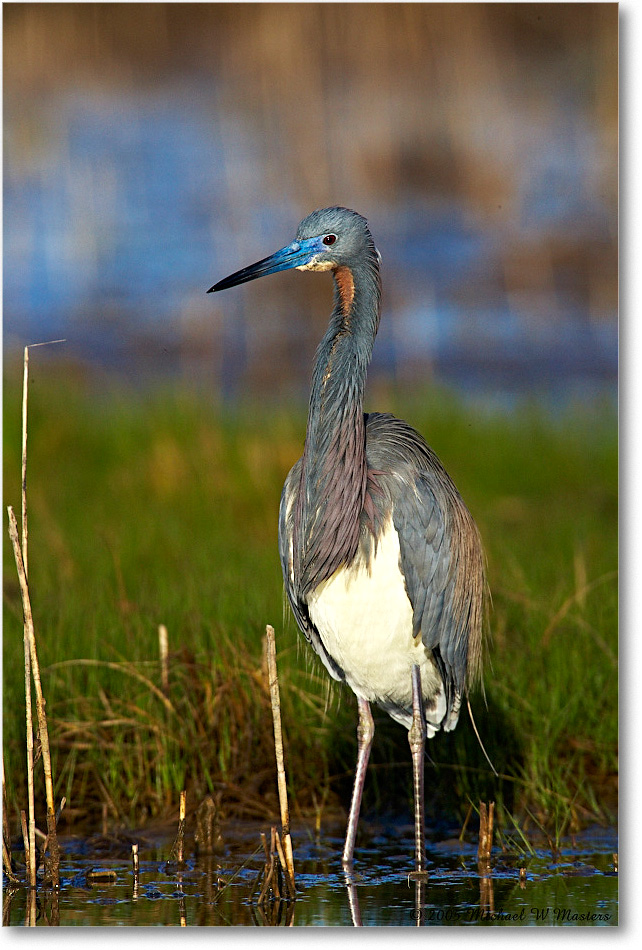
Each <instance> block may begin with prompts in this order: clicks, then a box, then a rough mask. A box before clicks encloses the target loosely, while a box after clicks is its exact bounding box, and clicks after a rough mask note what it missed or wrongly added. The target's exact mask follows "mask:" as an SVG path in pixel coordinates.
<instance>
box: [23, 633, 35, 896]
mask: <svg viewBox="0 0 642 950" xmlns="http://www.w3.org/2000/svg"><path fill="white" fill-rule="evenodd" d="M23 630H24V637H23V639H24V656H25V727H26V736H27V807H28V809H29V827H28V833H27V840H28V843H29V860H28V861H27V871H28V875H27V876H28V880H29V887H35V886H36V805H35V794H34V784H33V712H32V709H31V653H30V649H29V633H28V630H27V624H26V622H25V624H24V626H23Z"/></svg>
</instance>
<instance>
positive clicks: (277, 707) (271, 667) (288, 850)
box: [265, 624, 295, 892]
mask: <svg viewBox="0 0 642 950" xmlns="http://www.w3.org/2000/svg"><path fill="white" fill-rule="evenodd" d="M265 632H266V636H267V663H268V681H269V684H270V700H271V702H272V719H273V721H274V748H275V753H276V773H277V782H278V787H279V803H280V805H281V828H282V833H283V844H284V850H285V860H286V864H287V873H288V875H289V877H290V883H291V885H292V892H294V890H295V884H294V855H293V853H292V838H291V837H290V811H289V808H288V790H287V782H286V779H285V764H284V757H283V731H282V728H281V700H280V697H279V680H278V674H277V669H276V640H275V637H274V627H272V626H270V624H268V625H267V626H266V628H265Z"/></svg>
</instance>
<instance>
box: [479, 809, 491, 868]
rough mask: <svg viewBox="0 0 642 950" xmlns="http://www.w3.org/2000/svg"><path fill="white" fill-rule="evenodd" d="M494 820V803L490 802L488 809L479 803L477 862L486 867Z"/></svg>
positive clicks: (488, 859)
mask: <svg viewBox="0 0 642 950" xmlns="http://www.w3.org/2000/svg"><path fill="white" fill-rule="evenodd" d="M494 818H495V802H490V804H489V805H488V808H487V807H486V803H485V802H480V803H479V846H478V848H477V860H478V862H480V863H481V864H484V865H488V863H489V861H490V854H491V851H492V848H493V824H494Z"/></svg>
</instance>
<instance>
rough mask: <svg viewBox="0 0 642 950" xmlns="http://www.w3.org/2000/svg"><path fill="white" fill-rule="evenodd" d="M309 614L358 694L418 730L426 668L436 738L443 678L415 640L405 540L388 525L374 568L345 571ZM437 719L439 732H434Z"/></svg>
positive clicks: (313, 600)
mask: <svg viewBox="0 0 642 950" xmlns="http://www.w3.org/2000/svg"><path fill="white" fill-rule="evenodd" d="M308 610H309V613H310V619H311V620H312V622H313V623H314V626H315V627H316V629H317V631H318V632H319V635H320V637H321V639H322V641H323V645H324V646H325V648H326V650H327V652H328V653H329V654H330V656H331V657H332V658H333V659H334V660H335V662H336V663H337V664H338V665H339V666H340V667H341V669H342V670H343V671H344V672H345V676H346V681H347V683H348V685H349V686H350V687H351V689H352V690H353V692H354V693H356V695H357V696H360V697H362V698H363V699H366V700H368V701H370V702H380V703H383V704H384V705H385V704H386V703H391V704H394V705H395V706H398V707H401V708H400V709H397V710H393V709H390V710H389V712H390V715H391V716H392V717H393V719H396V720H397V721H398V722H401V723H403V724H404V725H406V726H409V725H410V722H411V718H412V681H411V671H412V667H413V664H415V663H416V664H418V665H419V668H420V670H421V682H422V692H423V696H424V700H425V701H426V714H427V729H428V735H429V736H431V735H434V733H435V731H436V729H438V728H439V723H440V722H441V720H442V718H443V716H444V713H445V711H446V701H445V696H444V690H443V686H442V683H441V677H440V676H439V673H438V671H437V668H436V666H435V664H434V661H433V660H432V657H431V653H430V651H429V650H426V648H425V647H424V645H423V643H422V640H421V637H417V638H416V639H415V638H414V637H413V635H412V605H411V603H410V600H409V599H408V595H407V593H406V588H405V584H404V578H403V575H402V573H401V570H400V567H399V538H398V535H397V532H396V530H395V528H394V525H393V523H392V519H390V520H389V521H388V524H387V525H386V528H385V530H384V532H383V533H382V535H381V536H380V538H379V541H378V544H377V551H376V555H375V556H373V557H372V559H371V561H370V564H368V565H366V564H364V563H363V561H361V562H360V563H359V559H358V561H357V566H352V567H349V568H341V569H340V570H338V571H336V572H335V573H334V574H333V575H332V577H330V578H329V579H328V580H327V581H324V582H323V583H322V584H320V585H319V587H317V588H316V590H315V591H313V593H312V594H310V595H308ZM431 721H432V722H433V723H434V724H435V727H431Z"/></svg>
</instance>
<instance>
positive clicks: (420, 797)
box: [408, 665, 426, 872]
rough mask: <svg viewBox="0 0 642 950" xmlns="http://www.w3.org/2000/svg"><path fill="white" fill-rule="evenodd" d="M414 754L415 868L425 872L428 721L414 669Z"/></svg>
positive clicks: (411, 739) (411, 731)
mask: <svg viewBox="0 0 642 950" xmlns="http://www.w3.org/2000/svg"><path fill="white" fill-rule="evenodd" d="M408 742H409V744H410V752H411V754H412V778H413V788H414V793H415V868H416V870H417V871H420V872H423V871H424V870H425V865H426V857H425V827H424V755H425V751H426V720H425V718H424V709H423V702H422V694H421V671H420V669H419V667H418V666H417V665H415V666H413V668H412V725H411V726H410V729H409V731H408Z"/></svg>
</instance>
